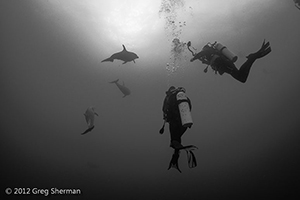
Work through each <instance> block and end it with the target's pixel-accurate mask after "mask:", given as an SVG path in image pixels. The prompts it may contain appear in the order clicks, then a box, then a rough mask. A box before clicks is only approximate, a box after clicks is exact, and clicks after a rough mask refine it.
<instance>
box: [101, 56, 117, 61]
mask: <svg viewBox="0 0 300 200" xmlns="http://www.w3.org/2000/svg"><path fill="white" fill-rule="evenodd" d="M113 61H114V59H113V58H112V57H109V58H106V59H104V60H102V61H101V62H113Z"/></svg>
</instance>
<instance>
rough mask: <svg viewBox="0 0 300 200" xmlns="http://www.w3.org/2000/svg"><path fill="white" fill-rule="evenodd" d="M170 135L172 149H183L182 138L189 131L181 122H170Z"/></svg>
mask: <svg viewBox="0 0 300 200" xmlns="http://www.w3.org/2000/svg"><path fill="white" fill-rule="evenodd" d="M169 129H170V135H171V145H170V146H171V147H172V148H174V149H178V148H182V147H183V146H182V144H181V136H182V135H183V134H184V132H185V131H186V130H187V128H186V127H183V126H182V125H181V123H180V122H177V121H175V122H170V123H169Z"/></svg>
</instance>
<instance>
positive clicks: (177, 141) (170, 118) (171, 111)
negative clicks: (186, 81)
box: [160, 86, 197, 172]
mask: <svg viewBox="0 0 300 200" xmlns="http://www.w3.org/2000/svg"><path fill="white" fill-rule="evenodd" d="M178 92H184V93H185V89H184V88H182V87H179V88H175V87H174V86H171V87H170V88H169V90H168V91H167V92H166V97H165V99H164V103H163V108H162V110H163V119H164V125H165V123H166V122H167V123H169V131H170V137H171V144H170V147H172V148H173V149H174V153H173V156H172V159H171V161H170V164H169V168H168V170H169V169H170V168H171V167H173V168H175V169H177V170H178V171H179V172H181V171H180V169H179V166H178V159H179V153H180V150H186V152H187V156H188V164H189V167H190V168H193V167H196V166H197V161H196V158H195V156H194V154H193V152H192V150H194V149H197V147H196V146H193V145H188V146H183V145H182V144H181V137H182V135H183V134H184V133H185V131H186V130H187V128H188V126H183V125H182V122H181V117H180V111H179V107H178V105H179V104H180V103H181V102H180V101H178V100H177V99H176V95H177V94H178ZM186 101H187V102H188V105H189V109H190V110H191V108H192V104H191V101H190V99H189V98H188V97H187V100H186ZM164 125H163V127H162V129H161V130H160V133H161V134H162V133H163V132H164ZM189 128H191V124H190V125H189Z"/></svg>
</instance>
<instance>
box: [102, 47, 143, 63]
mask: <svg viewBox="0 0 300 200" xmlns="http://www.w3.org/2000/svg"><path fill="white" fill-rule="evenodd" d="M122 46H123V51H120V52H118V53H114V54H113V55H112V56H110V57H109V58H107V59H104V60H102V61H101V62H107V61H110V62H113V61H114V59H117V60H122V61H124V62H123V64H125V63H127V62H130V61H133V62H134V63H135V61H134V60H135V59H137V58H139V57H138V56H137V55H136V54H135V53H133V52H129V51H127V50H126V47H125V46H124V44H122Z"/></svg>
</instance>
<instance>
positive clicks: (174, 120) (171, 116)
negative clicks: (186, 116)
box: [163, 90, 192, 144]
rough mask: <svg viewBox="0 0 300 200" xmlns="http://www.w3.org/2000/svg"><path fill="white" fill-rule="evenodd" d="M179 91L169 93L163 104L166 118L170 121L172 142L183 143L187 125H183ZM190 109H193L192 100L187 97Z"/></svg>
mask: <svg viewBox="0 0 300 200" xmlns="http://www.w3.org/2000/svg"><path fill="white" fill-rule="evenodd" d="M178 92H179V91H178V90H177V91H175V92H173V93H172V94H170V95H167V96H166V97H165V100H164V104H163V112H164V119H165V120H166V122H168V123H169V130H170V135H171V142H172V141H177V142H179V143H180V144H181V136H182V135H183V134H184V133H185V131H186V129H187V127H184V126H182V123H181V118H180V113H179V108H178V102H177V100H176V95H177V93H178ZM187 101H188V103H189V106H190V109H192V105H191V101H190V99H189V98H187Z"/></svg>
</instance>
